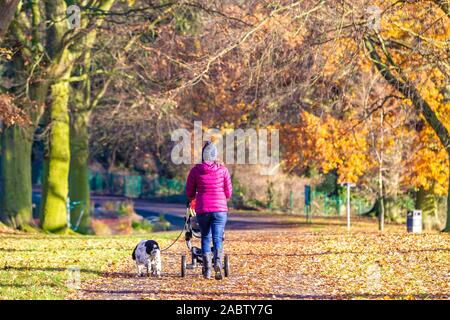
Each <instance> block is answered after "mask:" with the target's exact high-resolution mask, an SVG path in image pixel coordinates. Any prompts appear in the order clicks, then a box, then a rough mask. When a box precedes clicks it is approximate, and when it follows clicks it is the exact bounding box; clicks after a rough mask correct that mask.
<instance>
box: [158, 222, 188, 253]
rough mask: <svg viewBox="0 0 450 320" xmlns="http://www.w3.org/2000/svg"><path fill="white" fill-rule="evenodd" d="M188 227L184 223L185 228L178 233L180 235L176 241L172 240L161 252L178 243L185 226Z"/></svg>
mask: <svg viewBox="0 0 450 320" xmlns="http://www.w3.org/2000/svg"><path fill="white" fill-rule="evenodd" d="M185 227H186V223H184V225H183V230H181V232H180V234H179V235H178V237H177V238H176V239H175V241H174V242H172V243H171V244H170V245H169V246H168V247H166V248H164V249H162V250H161V252H163V251H166V250H168V249H169V248H170V247H172V246H173V245H174V244H175V243H177V241H178V239H180V237H181V235H182V234H183V231H184V228H185Z"/></svg>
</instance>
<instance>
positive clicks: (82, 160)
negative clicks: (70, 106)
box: [69, 112, 90, 233]
mask: <svg viewBox="0 0 450 320" xmlns="http://www.w3.org/2000/svg"><path fill="white" fill-rule="evenodd" d="M89 116H90V112H77V113H73V116H72V121H71V126H70V178H69V196H70V201H72V202H75V203H74V207H73V209H72V211H71V213H70V219H71V224H72V225H73V226H75V227H76V231H78V232H81V233H86V232H88V231H89V228H90V216H89V214H90V212H89V210H90V201H89V200H90V199H89V170H88V158H89V134H88V121H89ZM80 215H82V216H81V219H80Z"/></svg>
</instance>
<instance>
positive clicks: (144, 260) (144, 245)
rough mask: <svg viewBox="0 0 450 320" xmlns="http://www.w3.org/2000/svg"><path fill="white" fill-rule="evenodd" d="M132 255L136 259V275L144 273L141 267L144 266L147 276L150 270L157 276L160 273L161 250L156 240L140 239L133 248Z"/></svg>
mask: <svg viewBox="0 0 450 320" xmlns="http://www.w3.org/2000/svg"><path fill="white" fill-rule="evenodd" d="M132 257H133V260H134V261H136V268H137V273H138V276H141V277H142V276H144V275H145V274H144V270H142V267H145V269H146V271H147V276H149V275H150V271H151V273H152V276H156V277H159V276H160V275H161V250H160V249H159V245H158V243H157V242H156V241H153V240H142V241H141V242H139V243H138V245H137V246H136V248H134V250H133V254H132Z"/></svg>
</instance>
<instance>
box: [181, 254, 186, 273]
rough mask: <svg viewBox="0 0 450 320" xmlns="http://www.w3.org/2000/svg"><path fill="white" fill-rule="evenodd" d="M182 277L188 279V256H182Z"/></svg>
mask: <svg viewBox="0 0 450 320" xmlns="http://www.w3.org/2000/svg"><path fill="white" fill-rule="evenodd" d="M181 277H183V278H184V277H186V256H185V255H182V256H181Z"/></svg>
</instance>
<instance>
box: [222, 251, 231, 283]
mask: <svg viewBox="0 0 450 320" xmlns="http://www.w3.org/2000/svg"><path fill="white" fill-rule="evenodd" d="M223 271H224V274H225V277H228V276H229V275H230V259H229V258H228V255H227V254H226V255H225V257H224V258H223Z"/></svg>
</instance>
